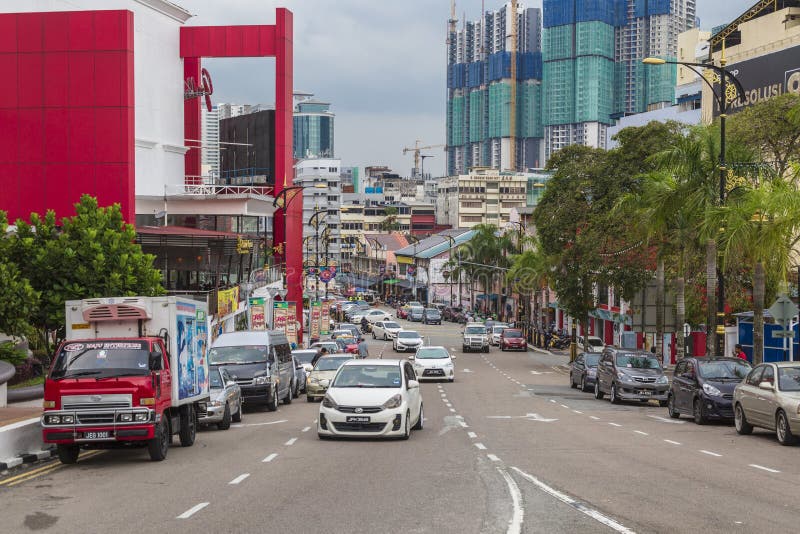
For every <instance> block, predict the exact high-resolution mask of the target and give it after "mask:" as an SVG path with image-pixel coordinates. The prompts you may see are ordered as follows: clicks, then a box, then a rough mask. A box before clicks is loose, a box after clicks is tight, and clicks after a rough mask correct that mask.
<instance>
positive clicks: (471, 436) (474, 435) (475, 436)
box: [467, 432, 478, 439]
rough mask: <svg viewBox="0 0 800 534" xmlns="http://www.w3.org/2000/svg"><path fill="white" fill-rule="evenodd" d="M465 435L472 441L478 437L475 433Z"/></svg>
mask: <svg viewBox="0 0 800 534" xmlns="http://www.w3.org/2000/svg"><path fill="white" fill-rule="evenodd" d="M467 435H468V436H469V437H470V438H472V439H475V438H477V437H478V434H476V433H475V432H467Z"/></svg>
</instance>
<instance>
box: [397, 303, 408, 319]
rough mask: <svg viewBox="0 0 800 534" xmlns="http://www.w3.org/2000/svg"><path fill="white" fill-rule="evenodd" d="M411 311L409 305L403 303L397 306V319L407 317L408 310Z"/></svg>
mask: <svg viewBox="0 0 800 534" xmlns="http://www.w3.org/2000/svg"><path fill="white" fill-rule="evenodd" d="M410 311H411V306H409V305H408V304H405V305H403V306H400V307H399V308H397V318H398V319H408V312H410Z"/></svg>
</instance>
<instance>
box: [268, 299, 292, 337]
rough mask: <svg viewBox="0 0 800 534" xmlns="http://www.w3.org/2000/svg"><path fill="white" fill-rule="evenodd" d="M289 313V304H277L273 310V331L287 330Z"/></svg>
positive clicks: (274, 304)
mask: <svg viewBox="0 0 800 534" xmlns="http://www.w3.org/2000/svg"><path fill="white" fill-rule="evenodd" d="M288 312H289V303H288V302H275V303H273V308H272V329H273V330H283V331H285V330H286V316H287V315H288Z"/></svg>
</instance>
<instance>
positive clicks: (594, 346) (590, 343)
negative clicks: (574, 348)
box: [584, 336, 606, 352]
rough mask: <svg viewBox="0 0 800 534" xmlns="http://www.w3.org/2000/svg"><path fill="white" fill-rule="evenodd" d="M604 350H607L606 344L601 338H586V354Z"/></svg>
mask: <svg viewBox="0 0 800 534" xmlns="http://www.w3.org/2000/svg"><path fill="white" fill-rule="evenodd" d="M604 348H606V343H605V341H603V340H602V339H600V338H599V337H597V336H587V337H586V345H585V347H584V350H585V351H586V352H603V349H604Z"/></svg>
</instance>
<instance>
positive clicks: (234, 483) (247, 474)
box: [228, 473, 250, 486]
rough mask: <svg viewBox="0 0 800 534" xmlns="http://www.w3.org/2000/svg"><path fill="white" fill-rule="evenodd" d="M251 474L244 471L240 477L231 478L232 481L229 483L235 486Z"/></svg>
mask: <svg viewBox="0 0 800 534" xmlns="http://www.w3.org/2000/svg"><path fill="white" fill-rule="evenodd" d="M249 476H250V473H244V474H243V475H239V476H238V477H236V478H234V479H233V480H231V481H230V482H228V484H229V485H231V486H235V485H236V484H238V483H240V482H241V481H242V480H244V479H246V478H247V477H249Z"/></svg>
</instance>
